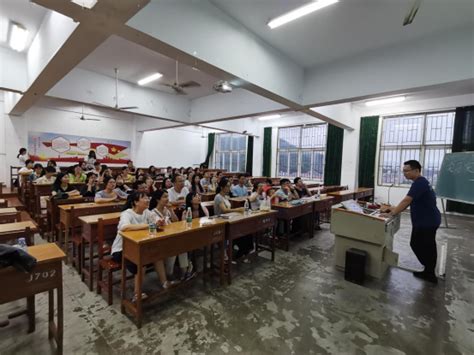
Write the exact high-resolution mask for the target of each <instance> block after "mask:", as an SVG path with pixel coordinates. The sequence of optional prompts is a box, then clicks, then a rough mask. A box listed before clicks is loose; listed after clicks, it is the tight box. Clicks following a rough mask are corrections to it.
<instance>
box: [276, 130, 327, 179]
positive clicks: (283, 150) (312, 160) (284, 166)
mask: <svg viewBox="0 0 474 355" xmlns="http://www.w3.org/2000/svg"><path fill="white" fill-rule="evenodd" d="M326 139H327V124H326V123H322V124H313V125H302V126H292V127H281V128H279V129H278V146H277V164H276V165H277V166H276V176H277V177H288V178H294V177H297V176H300V177H301V178H303V179H305V180H310V181H317V182H323V181H324V162H325V157H326Z"/></svg>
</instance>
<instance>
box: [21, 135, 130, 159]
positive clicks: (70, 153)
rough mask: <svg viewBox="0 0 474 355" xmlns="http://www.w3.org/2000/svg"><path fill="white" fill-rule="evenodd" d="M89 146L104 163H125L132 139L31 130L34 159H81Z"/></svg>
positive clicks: (29, 146)
mask: <svg viewBox="0 0 474 355" xmlns="http://www.w3.org/2000/svg"><path fill="white" fill-rule="evenodd" d="M90 150H94V151H95V153H96V156H97V159H98V160H99V161H100V162H101V163H104V164H125V163H127V161H128V160H130V159H131V156H130V153H131V142H129V141H119V140H114V139H105V138H93V137H84V136H73V135H69V134H59V133H45V132H29V133H28V153H29V155H30V158H31V159H32V160H34V161H48V160H50V159H54V160H56V161H57V162H71V163H72V162H78V161H82V160H87V156H88V154H89V151H90Z"/></svg>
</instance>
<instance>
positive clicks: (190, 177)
mask: <svg viewBox="0 0 474 355" xmlns="http://www.w3.org/2000/svg"><path fill="white" fill-rule="evenodd" d="M193 181H194V171H192V170H191V172H190V173H189V174H188V176H187V177H186V181H185V182H184V187H186V188H187V189H188V190H190V191H191V186H192V184H193Z"/></svg>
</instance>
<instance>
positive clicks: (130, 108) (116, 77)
mask: <svg viewBox="0 0 474 355" xmlns="http://www.w3.org/2000/svg"><path fill="white" fill-rule="evenodd" d="M114 71H115V106H109V105H105V104H103V103H100V102H94V104H95V105H99V106H103V107H107V108H111V109H114V110H135V109H138V106H119V95H118V68H114Z"/></svg>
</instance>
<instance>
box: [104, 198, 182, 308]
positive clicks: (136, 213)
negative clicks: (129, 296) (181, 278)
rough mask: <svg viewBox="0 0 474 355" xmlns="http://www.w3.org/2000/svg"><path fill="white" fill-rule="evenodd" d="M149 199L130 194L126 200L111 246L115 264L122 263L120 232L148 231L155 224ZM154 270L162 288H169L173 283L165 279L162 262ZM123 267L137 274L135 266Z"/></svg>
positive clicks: (136, 287)
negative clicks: (149, 208)
mask: <svg viewBox="0 0 474 355" xmlns="http://www.w3.org/2000/svg"><path fill="white" fill-rule="evenodd" d="M149 202H150V199H149V198H148V196H147V195H146V194H145V193H132V194H131V195H130V197H129V199H128V200H127V204H126V206H125V209H124V211H123V212H122V213H121V214H120V222H119V224H118V227H117V230H118V233H117V236H116V237H115V239H114V242H113V244H112V250H111V254H112V259H113V260H114V261H115V262H117V263H122V250H123V240H122V236H121V234H120V232H124V231H133V230H143V229H148V226H149V224H150V223H156V221H157V217H156V215H154V214H153V213H151V211H150V210H148V206H149ZM154 266H155V270H156V272H157V274H158V277H159V278H160V281H161V283H162V287H163V288H165V289H166V288H170V287H171V286H172V285H173V282H169V281H168V279H167V278H166V272H165V266H164V263H163V260H160V261H157V262H155V263H154ZM125 267H126V268H127V270H128V271H130V272H131V273H132V274H134V275H136V274H137V266H136V265H135V264H133V263H129V262H127V263H126V264H125ZM138 288H139V284H138V279H137V277H136V276H135V288H134V299H133V300H132V302H133V301H135V300H136V297H137V294H138ZM142 298H146V294H142Z"/></svg>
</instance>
